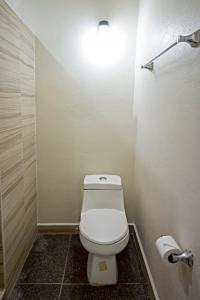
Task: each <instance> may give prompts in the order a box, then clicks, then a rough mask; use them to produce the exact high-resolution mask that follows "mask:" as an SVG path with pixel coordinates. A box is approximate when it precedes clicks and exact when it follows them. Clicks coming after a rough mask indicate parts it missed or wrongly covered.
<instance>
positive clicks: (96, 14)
mask: <svg viewBox="0 0 200 300" xmlns="http://www.w3.org/2000/svg"><path fill="white" fill-rule="evenodd" d="M6 2H7V3H8V4H9V5H10V6H11V8H12V9H13V10H14V11H15V12H16V14H17V15H18V16H19V17H20V18H21V19H22V20H23V21H24V23H25V24H26V25H27V26H28V27H29V28H30V29H31V31H32V32H33V33H34V34H35V35H36V36H37V37H38V39H39V40H40V41H41V42H42V43H43V45H44V46H45V47H46V48H47V49H48V51H49V52H50V53H51V54H52V55H53V56H54V57H55V58H56V59H57V61H58V62H59V63H60V64H62V65H63V66H64V67H65V69H66V70H67V71H68V72H70V73H71V75H72V76H73V77H74V76H75V77H77V76H78V74H77V73H79V71H80V65H82V66H83V65H84V64H86V65H87V68H88V62H87V61H86V60H85V61H84V59H83V53H82V51H80V49H81V42H82V37H83V35H84V34H85V33H86V32H87V30H89V28H96V26H97V24H98V21H99V20H100V19H108V20H109V21H110V23H111V24H112V26H113V25H114V26H115V25H117V27H118V28H120V30H121V31H123V33H124V36H125V37H126V53H124V57H128V56H129V58H130V55H131V56H134V53H135V38H134V37H135V35H136V19H137V0H42V1H41V0H6ZM123 63H126V62H125V61H123ZM128 63H130V60H129V62H128ZM87 71H88V70H87ZM82 77H83V76H81V77H80V78H82ZM77 79H78V78H77Z"/></svg>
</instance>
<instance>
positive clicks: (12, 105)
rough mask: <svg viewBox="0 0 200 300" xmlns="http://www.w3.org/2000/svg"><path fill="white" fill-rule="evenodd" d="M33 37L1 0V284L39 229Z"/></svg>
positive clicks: (20, 261) (9, 278)
mask: <svg viewBox="0 0 200 300" xmlns="http://www.w3.org/2000/svg"><path fill="white" fill-rule="evenodd" d="M34 43H35V41H34V36H33V34H32V33H31V32H30V31H29V30H28V29H27V28H26V26H25V25H24V24H23V23H22V22H21V21H20V19H19V18H18V17H17V16H16V15H15V14H14V12H13V11H12V10H11V9H10V8H9V7H8V5H7V4H6V3H5V2H4V1H3V0H0V183H1V190H0V192H1V193H0V195H1V223H0V224H1V231H0V232H1V240H0V287H3V286H5V287H6V288H7V289H10V287H11V286H12V285H13V283H14V281H15V279H16V276H17V274H18V272H19V271H20V270H21V267H22V266H23V263H24V261H25V258H26V256H27V253H28V252H29V249H30V247H31V245H32V243H33V241H34V238H35V234H36V221H37V209H36V147H35V145H36V143H35V139H36V131H35V125H36V124H35V55H34V53H35V44H34Z"/></svg>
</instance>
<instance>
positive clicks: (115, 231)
mask: <svg viewBox="0 0 200 300" xmlns="http://www.w3.org/2000/svg"><path fill="white" fill-rule="evenodd" d="M80 232H81V234H82V235H83V236H84V237H85V238H86V239H88V240H90V241H92V242H94V243H96V244H113V243H116V242H118V241H119V240H121V239H122V238H123V237H124V236H125V235H126V234H127V232H128V224H127V219H126V216H125V214H124V213H123V212H121V211H119V210H116V209H91V210H89V211H87V212H86V213H84V214H83V215H82V217H81V222H80Z"/></svg>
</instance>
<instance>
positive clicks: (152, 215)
mask: <svg viewBox="0 0 200 300" xmlns="http://www.w3.org/2000/svg"><path fill="white" fill-rule="evenodd" d="M135 166H136V170H137V177H135V187H136V188H135V215H136V224H137V227H138V228H139V230H140V232H141V233H140V237H141V239H142V243H143V247H144V248H145V247H148V251H147V252H146V255H147V258H148V257H149V256H151V257H153V258H154V259H153V260H148V263H149V266H150V269H151V270H152V268H153V266H154V267H155V264H156V265H157V266H156V267H157V269H158V272H157V273H156V274H154V280H155V282H159V285H160V286H159V290H160V291H163V290H164V289H165V284H166V282H167V284H168V285H169V286H171V287H172V286H174V288H175V287H176V286H181V287H182V289H183V290H184V292H183V293H184V294H185V295H186V297H187V296H189V292H190V289H191V287H192V284H193V281H192V278H193V273H194V270H193V269H191V268H189V267H188V266H186V265H184V264H182V263H177V264H170V263H166V262H163V261H162V260H161V259H160V255H159V253H158V252H157V250H156V246H155V241H156V239H157V238H158V237H159V236H161V235H168V234H169V235H172V236H173V237H174V238H175V240H176V241H177V242H178V244H179V245H180V246H181V248H182V249H188V248H190V247H189V245H188V244H184V242H183V241H184V232H185V231H184V226H187V224H182V225H181V224H177V222H178V220H179V222H180V219H181V216H182V212H181V211H180V210H179V207H178V204H177V202H176V199H175V198H174V195H173V192H172V191H171V193H169V189H167V187H166V186H164V185H163V182H162V178H160V177H159V175H158V174H156V173H155V172H154V171H153V168H152V167H151V166H150V165H149V163H148V161H145V160H144V157H137V161H136V162H135ZM141 178H142V181H141ZM165 183H166V182H165ZM144 199H148V205H146V203H145V202H144ZM169 216H170V221H169ZM139 220H142V221H140V222H139ZM177 225H179V226H177ZM180 227H181V228H180ZM144 228H146V229H145V230H144ZM180 236H181V237H182V240H180ZM149 244H150V245H151V246H150V247H149ZM158 279H159V280H158ZM157 288H158V286H157ZM160 297H161V298H160V299H164V297H165V296H164V295H162V293H161V294H160Z"/></svg>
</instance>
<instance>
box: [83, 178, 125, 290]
mask: <svg viewBox="0 0 200 300" xmlns="http://www.w3.org/2000/svg"><path fill="white" fill-rule="evenodd" d="M83 185H84V189H83V201H82V209H81V220H80V226H79V227H80V228H79V229H80V240H81V243H82V245H83V247H84V248H85V249H86V250H87V251H88V261H87V276H88V281H89V282H90V284H91V285H111V284H116V283H117V278H118V271H117V261H116V255H117V254H118V253H120V252H121V251H122V250H123V249H124V248H125V247H126V245H127V244H128V241H129V228H128V222H127V218H126V213H125V208H124V197H123V189H122V182H121V178H120V176H117V175H87V176H85V178H84V184H83Z"/></svg>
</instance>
